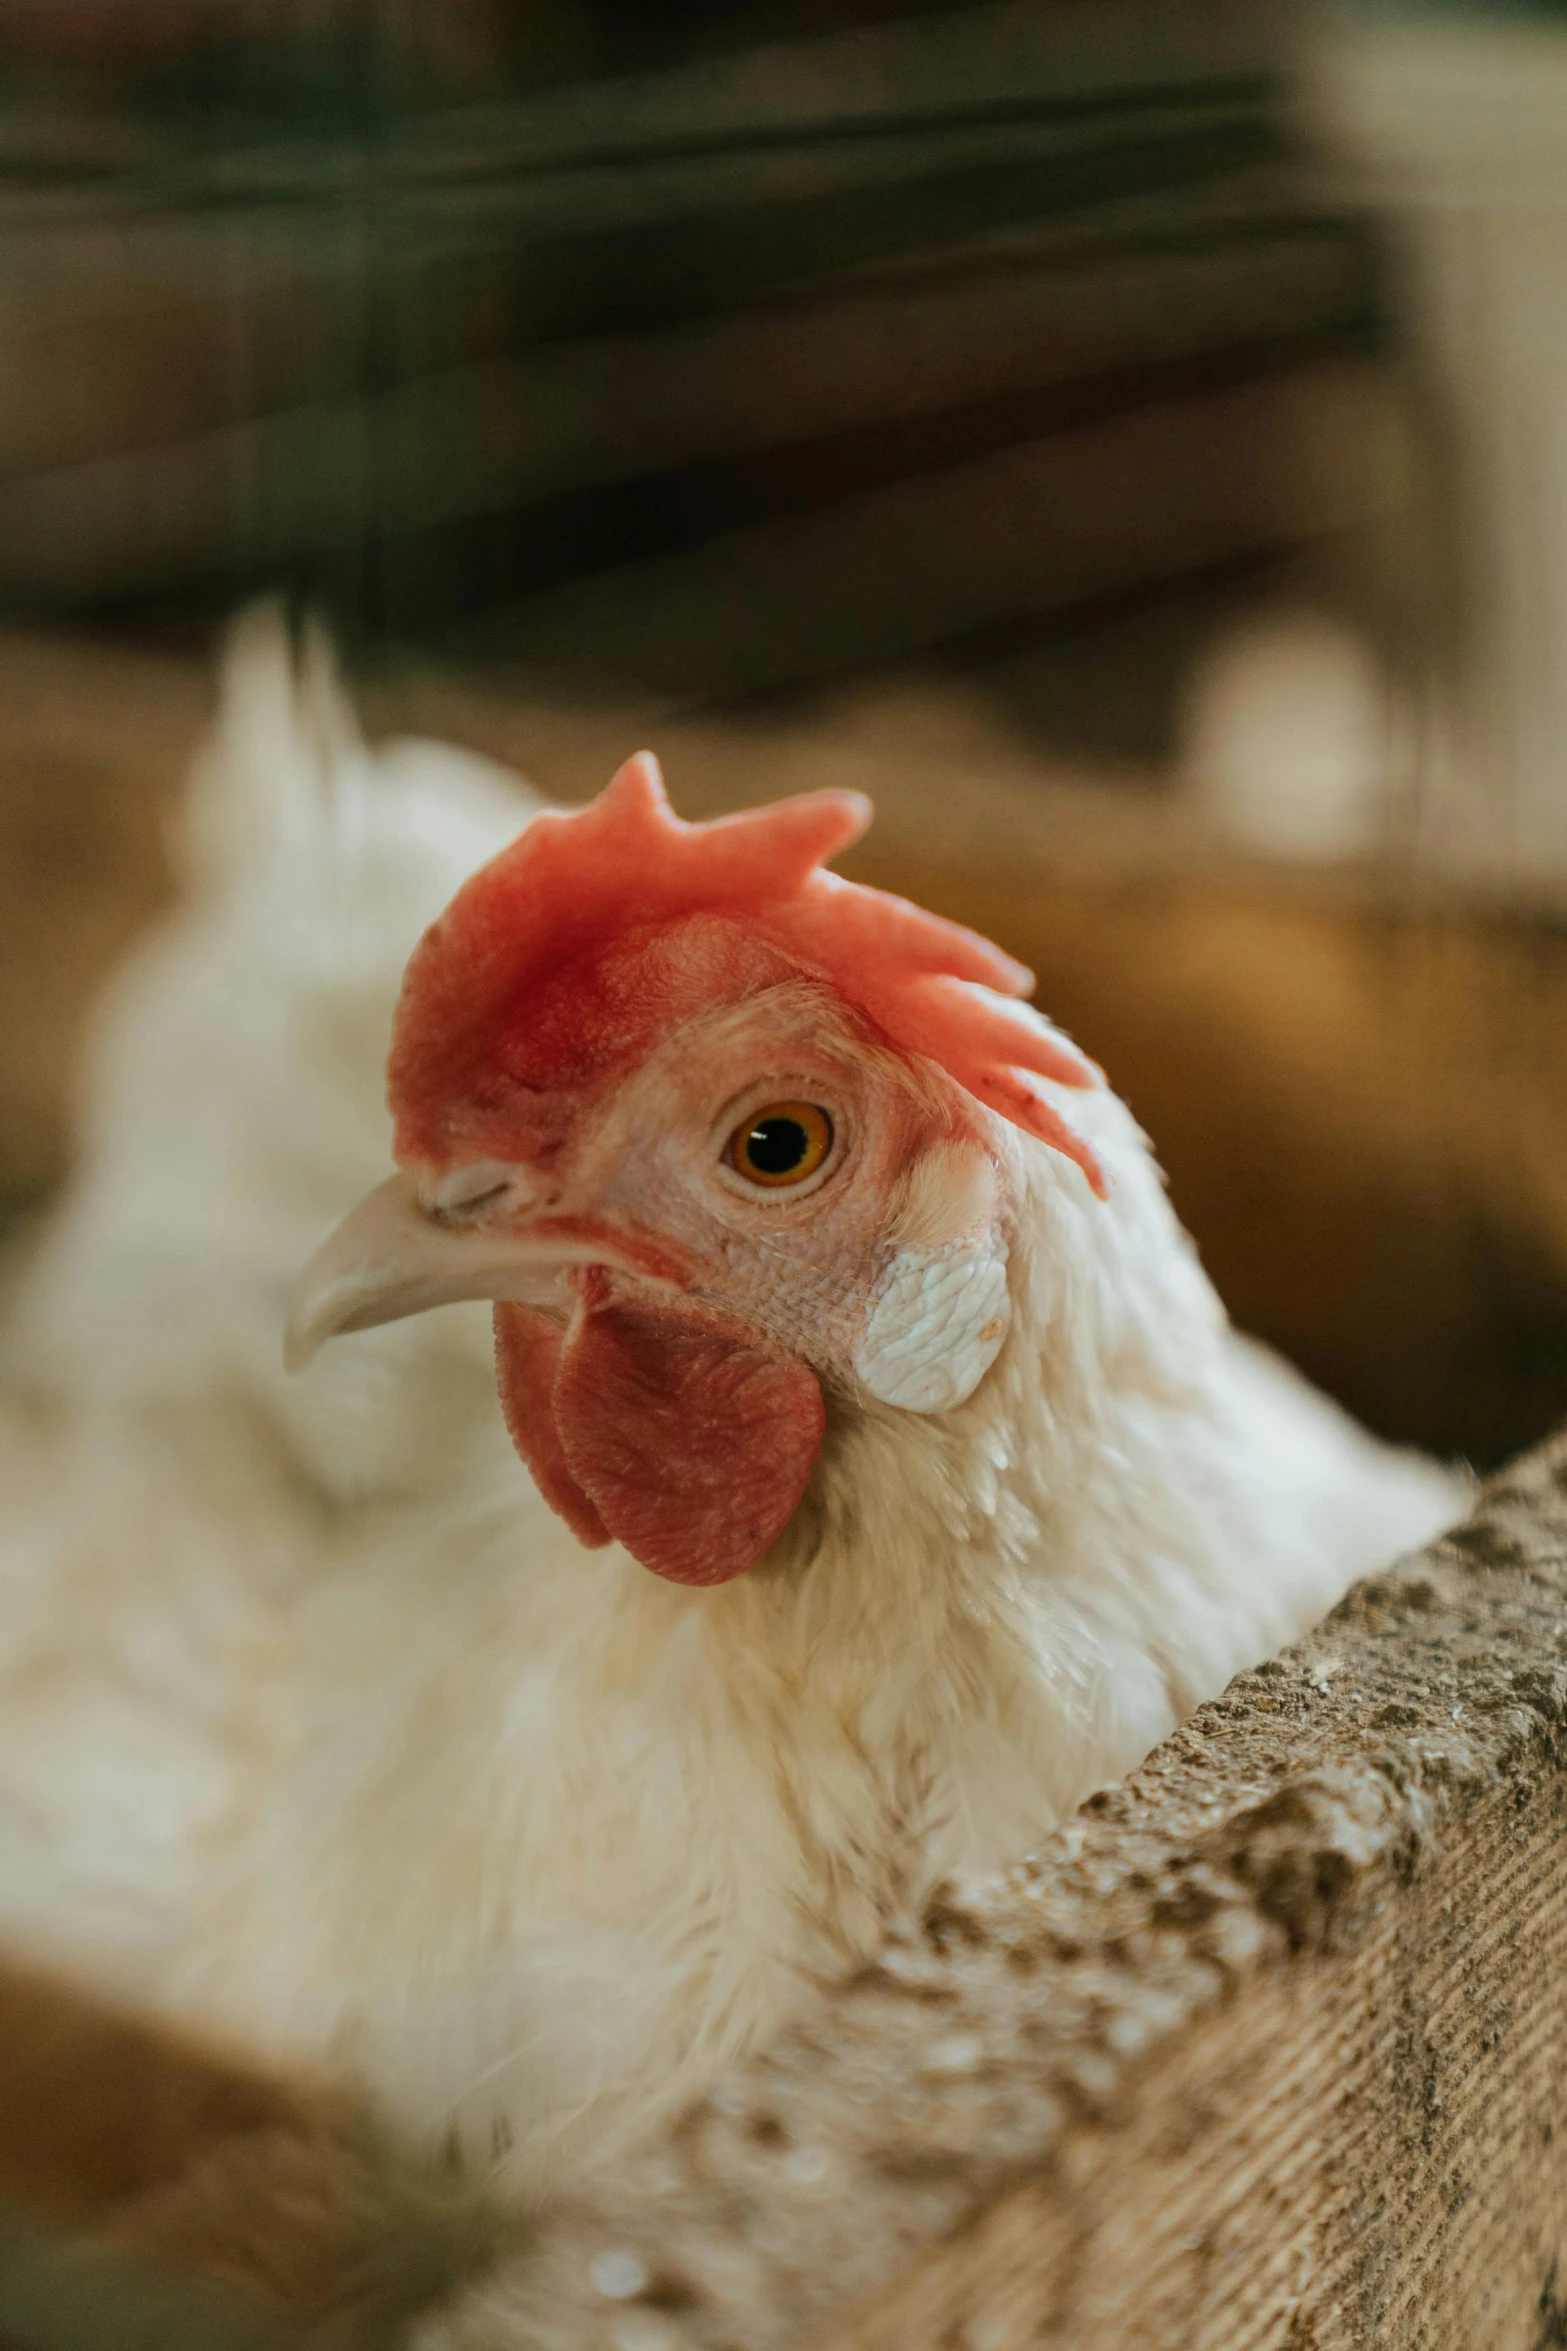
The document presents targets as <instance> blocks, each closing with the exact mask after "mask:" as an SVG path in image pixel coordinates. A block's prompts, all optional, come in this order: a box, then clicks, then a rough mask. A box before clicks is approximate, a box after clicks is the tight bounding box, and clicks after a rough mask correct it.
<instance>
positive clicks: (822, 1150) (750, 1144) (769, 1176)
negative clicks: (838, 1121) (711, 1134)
mask: <svg viewBox="0 0 1567 2351" xmlns="http://www.w3.org/2000/svg"><path fill="white" fill-rule="evenodd" d="M831 1149H832V1120H831V1119H830V1118H829V1117H828V1115H827V1113H826V1111H825V1110H819V1109H818V1108H817V1106H816V1104H815V1103H814V1102H769V1103H768V1104H767V1105H766V1107H765V1108H764V1109H762V1110H757V1111H754V1112H753V1113H752V1115H751V1116H750V1117H749V1118H747V1119H743V1120H742V1121H741V1123H740V1125H739V1126H737V1127H736V1128H735V1131H734V1133H733V1134H732V1135H731V1136H730V1138H729V1141H728V1143H727V1145H726V1146H725V1149H724V1157H725V1158H726V1159H727V1160H728V1162H729V1164H730V1166H731V1167H732V1168H733V1169H734V1171H735V1173H736V1175H743V1176H744V1177H745V1180H746V1182H747V1183H748V1184H760V1185H762V1186H763V1187H764V1188H765V1189H766V1190H767V1191H770V1192H781V1191H784V1190H785V1189H787V1187H788V1186H789V1185H790V1184H803V1183H804V1181H805V1179H806V1177H807V1176H812V1175H814V1174H815V1173H816V1170H817V1169H818V1168H819V1167H820V1166H821V1164H822V1161H823V1160H824V1159H825V1158H826V1156H827V1154H828V1152H829V1151H830V1150H831Z"/></svg>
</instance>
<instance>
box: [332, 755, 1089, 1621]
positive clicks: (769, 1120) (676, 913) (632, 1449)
mask: <svg viewBox="0 0 1567 2351" xmlns="http://www.w3.org/2000/svg"><path fill="white" fill-rule="evenodd" d="M868 817H869V809H868V806H867V805H866V804H865V803H864V802H863V801H861V800H859V799H858V798H857V796H855V795H851V794H842V793H819V794H812V795H809V796H807V797H805V798H802V799H799V800H794V801H787V802H783V803H780V804H779V805H778V806H776V807H775V808H771V809H765V810H760V811H756V812H754V813H751V814H748V815H744V816H740V817H734V818H727V819H722V820H720V821H718V822H717V823H714V824H708V825H685V824H682V823H681V822H680V820H679V819H678V818H677V817H675V816H674V814H673V812H672V811H671V810H670V808H669V805H668V802H667V801H666V800H665V798H664V795H663V791H662V787H661V784H660V782H659V778H658V771H657V768H656V766H655V765H654V763H653V762H652V760H651V758H650V757H649V756H648V755H647V754H641V755H639V756H638V757H637V758H636V759H634V760H632V761H628V762H627V764H626V766H625V767H623V768H622V769H621V770H620V772H619V774H618V775H617V776H616V778H615V780H614V782H613V783H612V784H611V785H610V787H609V788H608V790H607V791H606V792H605V793H604V794H602V795H601V797H600V799H599V800H598V801H596V802H594V803H593V804H592V806H591V807H589V808H587V809H585V810H582V811H580V812H576V813H572V814H565V813H561V814H558V815H557V814H553V813H552V814H550V815H546V816H543V817H539V818H536V819H535V820H534V822H533V824H532V825H531V826H529V828H528V829H527V831H526V832H525V833H524V834H523V835H522V836H521V838H520V839H519V841H517V842H516V843H514V844H513V846H512V847H511V848H510V849H508V850H506V851H504V852H503V853H502V855H501V856H500V857H499V858H496V859H494V860H492V862H491V864H490V865H488V866H486V867H484V868H483V869H481V871H480V873H478V874H477V875H475V876H474V877H473V879H472V880H471V881H470V882H469V883H468V884H467V885H466V886H465V888H464V889H463V890H462V891H460V892H459V893H458V896H457V898H456V899H455V900H454V901H453V902H452V905H451V906H450V907H449V908H448V909H447V912H446V913H445V915H443V916H442V917H441V919H440V921H439V922H438V923H437V924H435V925H434V926H433V927H432V929H431V931H430V932H429V933H427V934H426V937H425V939H424V940H423V941H422V942H421V944H420V946H419V947H418V949H417V950H416V951H415V954H414V956H413V958H412V961H411V962H410V965H409V969H408V974H407V977H406V980H405V983H404V988H403V994H402V999H401V1002H400V1005H399V1009H398V1014H397V1020H396V1024H395V1030H394V1038H393V1045H392V1053H391V1060H390V1064H389V1096H390V1102H391V1107H392V1111H393V1116H394V1120H395V1127H396V1139H395V1156H396V1159H397V1162H398V1166H399V1172H398V1174H397V1175H395V1176H394V1177H393V1178H392V1179H391V1180H390V1181H389V1182H388V1183H387V1184H384V1185H382V1186H381V1187H380V1188H379V1190H377V1191H376V1192H374V1193H372V1194H371V1195H370V1197H369V1198H368V1200H366V1201H365V1202H363V1203H362V1204H361V1205H360V1207H359V1208H358V1209H357V1210H355V1211H353V1212H352V1213H351V1214H350V1215H349V1216H348V1217H347V1218H346V1219H345V1221H344V1222H343V1224H341V1225H340V1226H339V1227H338V1228H337V1230H336V1231H335V1232H334V1233H333V1234H331V1235H330V1236H329V1237H328V1239H327V1240H326V1241H325V1242H324V1243H323V1244H322V1246H321V1248H320V1249H319V1250H318V1251H317V1253H316V1255H315V1257H314V1258H313V1259H312V1261H311V1263H310V1264H309V1265H308V1266H307V1267H306V1269H305V1271H304V1273H303V1274H302V1275H301V1277H300V1281H299V1284H298V1286H297V1288H296V1293H295V1298H294V1302H293V1308H292V1312H291V1316H290V1327H289V1341H288V1344H289V1349H290V1354H291V1358H292V1359H293V1360H295V1361H302V1360H305V1359H306V1358H308V1356H309V1355H310V1354H312V1353H313V1352H314V1350H315V1348H316V1347H318V1346H319V1345H320V1344H321V1343H322V1341H323V1340H325V1339H326V1338H328V1337H331V1336H332V1335H334V1334H335V1333H337V1332H340V1331H348V1330H357V1329H363V1328H366V1327H368V1326H369V1325H371V1324H375V1323H380V1322H384V1321H388V1320H391V1319H393V1318H395V1317H398V1316H401V1315H405V1314H411V1313H416V1312H418V1311H420V1310H421V1309H423V1308H425V1307H428V1306H432V1305H436V1304H440V1303H443V1302H446V1301H449V1300H453V1299H458V1298H476V1297H482V1298H489V1299H492V1300H493V1301H494V1302H495V1333H496V1362H497V1373H498V1378H499V1384H500V1392H501V1402H502V1407H503V1410H504V1412H505V1416H506V1422H507V1426H508V1428H509V1430H510V1432H511V1435H512V1438H513V1441H514V1443H515V1445H516V1447H517V1450H518V1452H519V1454H520V1455H521V1456H522V1459H523V1460H524V1462H525V1463H526V1464H527V1466H528V1468H529V1470H530V1471H531V1473H532V1475H533V1477H534V1480H535V1482H536V1483H537V1485H538V1487H539V1490H540V1492H541V1494H542V1495H543V1496H544V1498H545V1500H546V1501H547V1502H548V1503H549V1504H550V1505H551V1506H552V1507H553V1508H554V1509H555V1510H556V1511H558V1512H559V1514H560V1515H561V1516H562V1517H563V1518H564V1519H565V1520H566V1521H567V1523H568V1524H569V1525H570V1526H571V1527H572V1529H573V1530H574V1532H575V1533H576V1534H577V1536H578V1537H579V1538H580V1540H581V1541H582V1542H583V1543H585V1544H588V1545H598V1544H603V1543H607V1542H610V1541H612V1540H613V1541H618V1542H620V1543H622V1544H623V1545H624V1546H625V1547H626V1549H627V1550H629V1551H630V1552H631V1553H632V1554H633V1555H634V1556H635V1557H636V1558H637V1559H639V1560H640V1561H642V1563H643V1564H644V1565H645V1566H647V1567H649V1568H651V1569H653V1570H654V1571H655V1572H656V1573H658V1574H660V1575H663V1576H667V1577H669V1578H671V1579H672V1580H674V1581H676V1582H680V1583H687V1584H714V1583H720V1582H723V1581H725V1580H726V1579H727V1578H729V1577H730V1576H733V1575H736V1574H739V1573H741V1572H742V1571H743V1570H744V1569H746V1568H748V1567H750V1566H752V1565H753V1564H754V1563H755V1562H756V1561H757V1560H758V1559H760V1558H761V1557H762V1555H763V1554H764V1553H765V1552H766V1551H767V1550H768V1548H769V1547H770V1546H771V1545H772V1544H773V1543H774V1542H775V1541H776V1539H777V1538H778V1536H779V1535H780V1534H781V1533H782V1532H783V1530H784V1528H785V1527H786V1526H787V1525H788V1523H789V1521H790V1519H791V1518H792V1517H793V1515H794V1512H795V1510H796V1509H797V1507H798V1505H799V1502H800V1500H801V1497H802V1495H803V1493H804V1491H805V1488H806V1485H807V1482H808V1481H809V1478H810V1475H811V1471H812V1467H813V1465H814V1463H815V1460H816V1457H817V1453H818V1450H819V1448H820V1445H821V1442H822V1437H823V1433H824V1430H825V1426H826V1413H827V1404H826V1401H825V1397H824V1391H825V1396H826V1397H832V1398H835V1399H843V1400H845V1401H847V1402H851V1403H852V1402H853V1401H854V1400H855V1399H858V1400H859V1401H860V1402H861V1403H862V1404H863V1403H865V1402H867V1401H868V1400H871V1399H874V1400H876V1401H877V1402H879V1403H881V1404H883V1405H886V1406H892V1407H895V1408H899V1409H902V1410H905V1411H912V1412H943V1411H949V1410H952V1409H954V1408H956V1407H957V1406H958V1405H959V1404H961V1403H962V1402H963V1401H964V1400H965V1399H966V1398H967V1397H968V1396H969V1395H970V1394H971V1393H972V1392H973V1390H974V1388H975V1387H976V1386H977V1384H978V1383H979V1381H980V1380H981V1379H982V1378H983V1377H984V1375H985V1373H986V1372H987V1371H988V1369H989V1368H990V1366H991V1364H992V1363H993V1361H994V1360H995V1357H996V1355H997V1353H998V1352H999V1350H1000V1348H1001V1346H1002V1344H1003V1341H1004V1339H1005V1336H1006V1331H1007V1326H1008V1320H1009V1315H1010V1305H1009V1298H1008V1290H1007V1210H1006V1201H1005V1197H1004V1185H1003V1183H1002V1179H1001V1171H1000V1167H999V1164H998V1154H997V1152H996V1149H995V1128H994V1123H993V1117H992V1114H993V1113H996V1112H999V1113H1000V1114H1001V1116H1003V1117H1004V1118H1007V1119H1009V1120H1011V1121H1012V1123H1013V1124H1015V1125H1017V1126H1020V1127H1023V1128H1025V1129H1026V1130H1027V1131H1030V1132H1032V1133H1033V1134H1034V1135H1035V1136H1036V1137H1037V1138H1038V1139H1040V1140H1042V1141H1045V1142H1047V1143H1049V1144H1050V1145H1051V1146H1052V1147H1053V1148H1054V1149H1056V1150H1058V1151H1061V1152H1063V1153H1065V1154H1066V1155H1067V1156H1068V1157H1069V1158H1070V1159H1072V1160H1074V1161H1075V1162H1076V1164H1077V1165H1078V1167H1079V1168H1081V1170H1082V1171H1083V1175H1084V1177H1085V1179H1086V1180H1087V1182H1088V1183H1089V1184H1090V1185H1091V1186H1092V1187H1093V1188H1094V1189H1095V1190H1102V1178H1101V1176H1100V1172H1099V1169H1098V1165H1097V1163H1096V1161H1095V1160H1094V1158H1093V1155H1092V1153H1091V1152H1090V1151H1089V1149H1088V1147H1087V1145H1086V1144H1085V1143H1084V1142H1083V1141H1082V1140H1081V1138H1079V1137H1078V1136H1077V1135H1076V1134H1074V1133H1073V1132H1072V1130H1071V1129H1070V1128H1069V1127H1068V1126H1067V1125H1066V1124H1065V1122H1064V1121H1063V1120H1062V1118H1061V1117H1060V1115H1059V1112H1058V1111H1057V1110H1056V1109H1055V1108H1054V1107H1053V1106H1052V1104H1051V1103H1050V1102H1049V1101H1048V1100H1047V1099H1046V1096H1045V1094H1044V1092H1043V1091H1042V1089H1041V1087H1040V1085H1039V1083H1038V1081H1039V1080H1040V1079H1045V1080H1053V1081H1055V1082H1056V1083H1057V1084H1063V1083H1064V1084H1066V1085H1069V1086H1083V1085H1091V1084H1093V1083H1095V1082H1097V1073H1096V1072H1095V1071H1094V1070H1093V1069H1092V1066H1091V1065H1090V1064H1088V1063H1086V1062H1084V1061H1083V1060H1082V1058H1081V1057H1080V1056H1079V1055H1078V1054H1077V1053H1076V1052H1075V1051H1074V1049H1073V1048H1072V1047H1071V1046H1070V1045H1069V1044H1068V1043H1067V1042H1066V1040H1065V1039H1064V1038H1063V1037H1061V1036H1060V1035H1059V1033H1058V1032H1056V1031H1055V1030H1053V1029H1051V1028H1050V1027H1049V1026H1048V1025H1047V1024H1046V1023H1045V1022H1043V1021H1042V1020H1041V1019H1040V1018H1039V1017H1038V1015H1037V1014H1035V1013H1033V1012H1032V1011H1031V1010H1030V1008H1028V1007H1027V1006H1025V1005H1023V1004H1021V1003H1020V1002H1018V1001H1017V999H1018V998H1019V996H1020V995H1021V993H1022V992H1023V990H1024V989H1026V988H1027V987H1028V986H1030V985H1031V981H1030V977H1029V975H1028V973H1027V972H1025V971H1023V970H1022V968H1021V967H1020V966H1018V965H1016V964H1014V963H1012V962H1011V960H1010V958H1008V957H1005V956H1003V955H1002V954H1001V953H1000V951H999V950H998V949H996V948H994V947H992V946H990V945H989V944H988V942H986V941H984V940H982V939H979V938H976V937H975V936H974V935H973V934H972V933H970V932H967V931H963V930H960V929H958V928H957V926H955V925H952V924H949V923H945V922H942V921H940V920H939V919H938V918H936V917H934V916H931V915H928V914H925V913H923V912H921V911H920V910H919V909H917V908H915V907H912V906H909V905H907V904H906V903H905V902H904V901H902V900H899V899H896V898H891V897H888V896H887V895H886V894H885V893H882V892H879V891H872V890H866V889H862V888H859V887H857V886H856V885H853V884H850V883H847V882H845V881H843V880H842V879H841V878H840V877H838V876H836V875H832V874H829V873H827V872H825V871H824V870H823V869H822V865H821V859H822V858H823V856H824V855H827V854H830V853H831V851H832V850H833V849H834V848H836V847H839V846H842V845H843V844H844V843H845V842H846V841H848V840H851V839H853V838H854V837H855V836H856V835H857V834H858V832H860V831H861V830H862V829H863V827H864V825H865V823H866V822H867V821H868Z"/></svg>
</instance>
